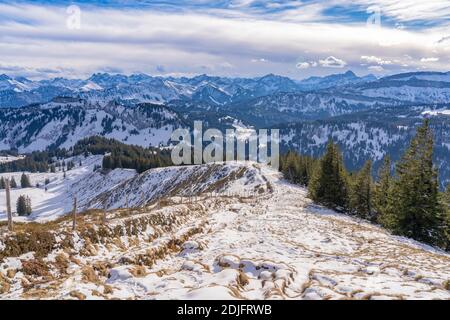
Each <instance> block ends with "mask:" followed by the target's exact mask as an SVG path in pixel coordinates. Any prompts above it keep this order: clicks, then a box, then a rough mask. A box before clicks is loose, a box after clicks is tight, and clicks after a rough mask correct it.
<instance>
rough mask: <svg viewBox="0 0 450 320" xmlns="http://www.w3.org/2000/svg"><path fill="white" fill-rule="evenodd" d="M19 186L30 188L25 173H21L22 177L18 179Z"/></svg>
mask: <svg viewBox="0 0 450 320" xmlns="http://www.w3.org/2000/svg"><path fill="white" fill-rule="evenodd" d="M20 186H21V187H22V188H31V182H30V178H29V177H28V176H27V175H26V174H25V173H22V177H21V178H20Z"/></svg>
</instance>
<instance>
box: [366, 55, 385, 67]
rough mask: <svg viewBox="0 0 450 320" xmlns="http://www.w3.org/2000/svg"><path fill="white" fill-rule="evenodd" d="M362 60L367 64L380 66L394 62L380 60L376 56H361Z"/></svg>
mask: <svg viewBox="0 0 450 320" xmlns="http://www.w3.org/2000/svg"><path fill="white" fill-rule="evenodd" d="M361 60H363V61H365V62H367V63H376V64H379V65H386V64H392V61H390V60H383V59H382V58H378V57H375V56H361Z"/></svg>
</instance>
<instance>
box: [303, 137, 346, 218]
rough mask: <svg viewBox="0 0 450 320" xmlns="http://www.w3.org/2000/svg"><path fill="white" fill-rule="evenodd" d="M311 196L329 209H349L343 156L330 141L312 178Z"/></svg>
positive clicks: (309, 188) (309, 189) (310, 185)
mask: <svg viewBox="0 0 450 320" xmlns="http://www.w3.org/2000/svg"><path fill="white" fill-rule="evenodd" d="M308 191H309V196H310V198H311V199H313V200H314V201H316V202H318V203H320V204H323V205H325V206H327V207H330V208H333V209H337V210H344V209H346V208H347V207H348V183H347V173H346V171H345V167H344V162H343V159H342V155H341V153H340V151H339V148H338V146H337V145H335V144H334V143H333V142H332V141H330V142H329V143H328V145H327V148H326V152H325V155H324V156H323V157H322V158H321V159H320V161H319V163H318V164H317V166H316V168H315V172H314V173H313V177H312V178H311V181H310V184H309V187H308Z"/></svg>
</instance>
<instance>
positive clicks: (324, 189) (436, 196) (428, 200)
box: [281, 120, 450, 251]
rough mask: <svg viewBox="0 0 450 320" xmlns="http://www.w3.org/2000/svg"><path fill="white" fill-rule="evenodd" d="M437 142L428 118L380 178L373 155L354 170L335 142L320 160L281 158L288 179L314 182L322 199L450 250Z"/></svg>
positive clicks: (314, 195) (447, 196)
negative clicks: (435, 149)
mask: <svg viewBox="0 0 450 320" xmlns="http://www.w3.org/2000/svg"><path fill="white" fill-rule="evenodd" d="M433 146H434V141H433V132H432V130H431V129H430V124H429V120H425V121H424V123H423V125H422V126H421V127H419V128H418V129H417V133H416V136H415V137H414V138H413V139H412V140H411V142H410V145H409V147H408V149H407V150H406V152H405V153H404V154H403V156H402V157H401V159H400V160H399V161H398V162H397V163H396V164H393V163H392V162H391V160H390V158H389V156H386V157H385V158H384V162H383V166H382V167H381V168H380V170H379V171H378V172H377V174H376V178H373V172H372V162H371V161H370V160H369V161H367V162H366V163H365V164H364V166H363V167H362V168H361V169H360V170H359V171H357V172H349V171H348V170H347V169H346V168H345V165H344V161H343V157H342V153H341V152H340V150H339V147H338V145H336V144H335V143H333V142H332V141H330V142H329V143H328V145H327V148H326V151H325V154H324V155H323V156H322V157H321V158H319V159H314V158H311V157H309V156H303V155H300V154H297V153H296V152H292V151H291V152H288V153H287V154H285V155H283V156H282V158H281V171H282V172H283V174H284V176H285V177H286V178H287V179H288V180H290V181H292V182H294V183H297V184H301V185H303V186H306V187H308V195H309V197H310V198H311V199H312V200H314V201H315V202H317V203H319V204H322V205H324V206H326V207H328V208H331V209H334V210H336V211H340V212H346V213H349V214H351V215H355V216H358V217H360V218H363V219H367V220H370V221H372V222H375V223H378V224H380V225H382V226H383V227H385V228H387V229H389V230H390V231H392V232H393V233H394V234H396V235H401V236H406V237H409V238H413V239H415V240H418V241H422V242H425V243H428V244H431V245H434V246H437V247H440V248H443V249H445V250H447V251H449V250H450V185H449V186H448V187H447V189H446V190H445V191H444V192H440V191H439V181H438V173H437V170H436V168H435V167H434V165H433V160H432V157H433Z"/></svg>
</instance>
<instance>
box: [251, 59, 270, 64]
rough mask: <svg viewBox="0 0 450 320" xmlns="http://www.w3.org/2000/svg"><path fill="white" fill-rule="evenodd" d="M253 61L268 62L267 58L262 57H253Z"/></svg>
mask: <svg viewBox="0 0 450 320" xmlns="http://www.w3.org/2000/svg"><path fill="white" fill-rule="evenodd" d="M251 61H252V62H253V63H255V62H268V61H267V60H266V59H264V58H260V59H252V60H251Z"/></svg>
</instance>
